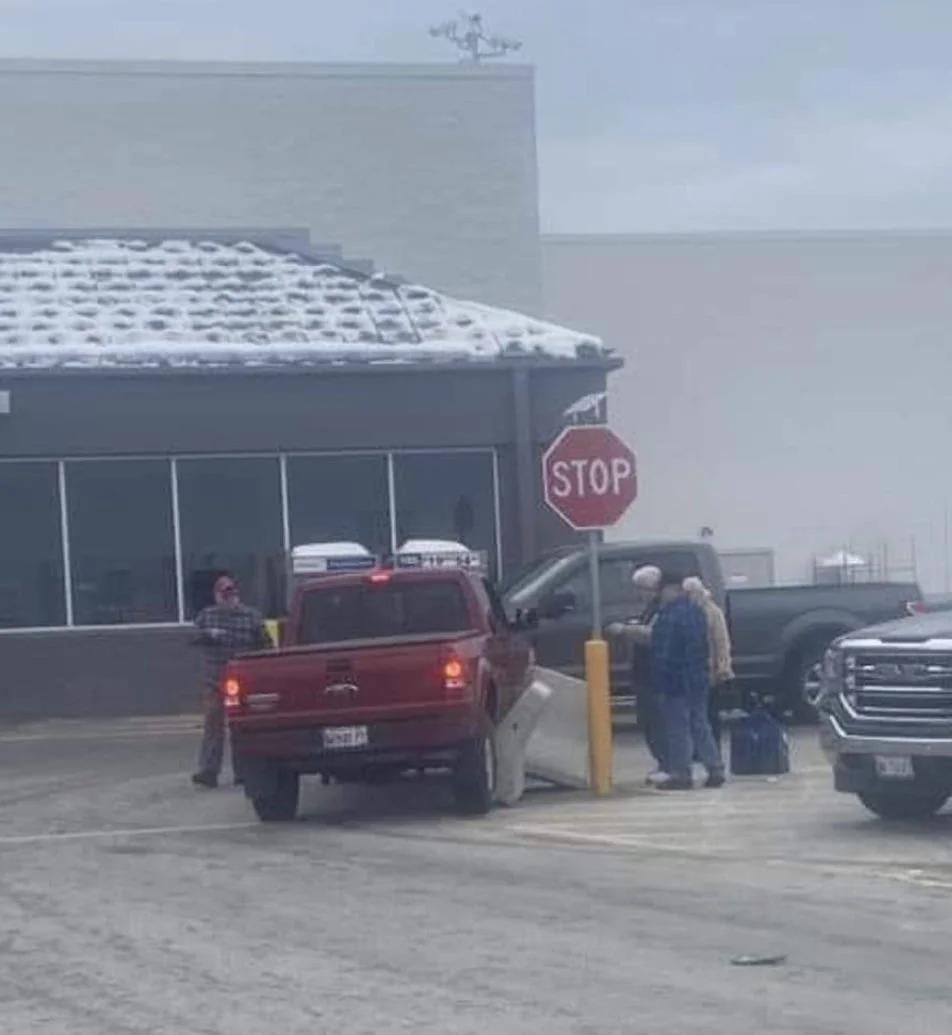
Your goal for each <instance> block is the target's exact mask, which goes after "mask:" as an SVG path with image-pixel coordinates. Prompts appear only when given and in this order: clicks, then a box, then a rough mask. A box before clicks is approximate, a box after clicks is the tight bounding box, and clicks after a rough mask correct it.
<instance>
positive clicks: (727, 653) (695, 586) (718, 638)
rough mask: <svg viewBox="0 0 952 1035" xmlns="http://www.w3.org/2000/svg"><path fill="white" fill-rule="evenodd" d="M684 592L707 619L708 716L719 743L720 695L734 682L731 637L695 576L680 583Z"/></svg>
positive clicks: (705, 590)
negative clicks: (709, 676) (709, 679)
mask: <svg viewBox="0 0 952 1035" xmlns="http://www.w3.org/2000/svg"><path fill="white" fill-rule="evenodd" d="M684 591H685V593H687V595H688V596H689V597H690V598H691V599H692V600H693V601H694V602H695V603H696V604H697V605H698V606H699V607H700V608H701V610H702V611H703V612H704V617H705V618H706V619H707V641H708V665H709V668H710V674H711V695H710V705H709V708H708V716H709V718H710V723H711V729H712V731H713V732H714V739H715V740H716V741H717V742H718V743H720V740H721V707H720V701H721V691H722V689H723V688H724V687H726V686H727V685H728V684H729V683H731V682H732V681H733V679H734V665H733V660H732V657H731V634H730V630H729V629H728V627H727V618H726V617H725V615H724V612H723V611H722V610H721V609H720V607H719V606H718V604H717V601H716V600H715V599H714V597H713V596H712V595H711V591H710V590H709V589H708V588H707V586H705V585H704V583H703V582H702V581H701V580H700V579H699V578H696V577H695V576H692V577H691V578H688V579H685V580H684Z"/></svg>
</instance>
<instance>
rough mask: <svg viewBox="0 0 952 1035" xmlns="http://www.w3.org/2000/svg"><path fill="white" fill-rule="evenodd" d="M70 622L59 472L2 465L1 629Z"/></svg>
mask: <svg viewBox="0 0 952 1035" xmlns="http://www.w3.org/2000/svg"><path fill="white" fill-rule="evenodd" d="M65 622H66V597H65V594H64V589H63V540H62V532H61V530H60V499H59V473H58V470H57V466H56V464H52V463H5V464H0V628H3V629H13V628H17V627H19V628H23V627H25V626H44V625H63V624H64V623H65Z"/></svg>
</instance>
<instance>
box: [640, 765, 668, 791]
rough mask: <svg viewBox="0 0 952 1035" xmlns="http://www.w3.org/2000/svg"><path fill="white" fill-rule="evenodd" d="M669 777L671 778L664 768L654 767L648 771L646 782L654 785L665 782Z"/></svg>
mask: <svg viewBox="0 0 952 1035" xmlns="http://www.w3.org/2000/svg"><path fill="white" fill-rule="evenodd" d="M668 779H670V777H669V775H668V774H667V773H666V772H665V771H664V770H663V769H653V770H652V771H651V772H650V773H648V779H647V780H645V783H647V784H650V785H651V786H652V787H654V786H655V785H656V784H659V783H664V781H665V780H668Z"/></svg>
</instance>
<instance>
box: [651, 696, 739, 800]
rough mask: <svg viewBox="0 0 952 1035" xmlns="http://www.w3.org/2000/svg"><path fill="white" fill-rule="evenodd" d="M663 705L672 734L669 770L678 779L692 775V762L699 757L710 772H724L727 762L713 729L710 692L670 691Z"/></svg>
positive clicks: (665, 724) (670, 734)
mask: <svg viewBox="0 0 952 1035" xmlns="http://www.w3.org/2000/svg"><path fill="white" fill-rule="evenodd" d="M661 705H662V710H663V712H664V728H665V732H666V733H667V737H668V751H667V763H668V773H669V774H670V775H671V776H673V777H675V778H676V779H680V780H688V779H690V778H691V762H692V761H693V760H694V758H695V757H697V758H698V759H700V761H701V762H702V764H703V765H704V768H705V769H706V770H707V771H708V773H719V772H721V771H722V770H723V769H724V762H723V760H722V759H721V750H720V748H719V747H718V746H717V741H715V740H714V734H713V733H712V732H711V723H710V720H709V719H708V715H707V707H708V699H707V695H706V694H705V695H703V696H700V695H698V696H695V695H690V696H681V697H672V696H670V695H667V694H666V695H665V696H664V697H663V698H662V702H661Z"/></svg>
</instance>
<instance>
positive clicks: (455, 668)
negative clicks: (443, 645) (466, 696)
mask: <svg viewBox="0 0 952 1035" xmlns="http://www.w3.org/2000/svg"><path fill="white" fill-rule="evenodd" d="M443 689H444V690H446V691H448V692H450V693H459V692H460V691H465V690H468V689H469V672H468V671H467V665H466V662H465V661H463V660H462V658H458V657H456V656H455V655H451V656H450V657H448V658H447V659H446V660H445V661H444V662H443Z"/></svg>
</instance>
